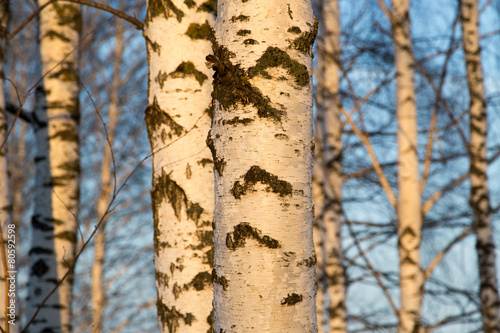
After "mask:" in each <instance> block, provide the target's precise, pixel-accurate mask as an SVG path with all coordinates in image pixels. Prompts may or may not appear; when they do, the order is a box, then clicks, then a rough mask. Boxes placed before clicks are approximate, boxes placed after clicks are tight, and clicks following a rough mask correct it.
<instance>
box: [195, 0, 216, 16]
mask: <svg viewBox="0 0 500 333" xmlns="http://www.w3.org/2000/svg"><path fill="white" fill-rule="evenodd" d="M197 11H199V12H207V13H214V15H217V0H207V1H205V2H204V3H202V4H201V5H200V6H199V7H198V9H197Z"/></svg>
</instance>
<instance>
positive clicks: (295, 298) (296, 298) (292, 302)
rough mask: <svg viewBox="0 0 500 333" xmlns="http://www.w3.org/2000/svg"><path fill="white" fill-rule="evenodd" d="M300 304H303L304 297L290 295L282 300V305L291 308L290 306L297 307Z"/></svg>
mask: <svg viewBox="0 0 500 333" xmlns="http://www.w3.org/2000/svg"><path fill="white" fill-rule="evenodd" d="M299 302H302V295H301V294H295V293H292V294H291V295H290V294H288V296H286V297H283V299H282V300H281V305H288V306H290V305H295V304H297V303H299Z"/></svg>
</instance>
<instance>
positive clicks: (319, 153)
mask: <svg viewBox="0 0 500 333" xmlns="http://www.w3.org/2000/svg"><path fill="white" fill-rule="evenodd" d="M318 97H319V96H318V94H316V105H318V104H319V103H320V101H319V99H320V98H318ZM315 129H316V137H315V139H314V142H315V145H314V161H313V176H312V195H313V203H314V221H313V240H314V250H315V252H316V281H317V282H318V288H317V292H316V318H317V321H318V333H324V326H325V324H326V323H325V320H327V316H325V305H326V304H325V301H326V299H325V294H326V292H327V290H328V285H327V282H326V279H325V257H326V253H325V247H324V246H323V243H324V241H325V226H324V223H323V222H324V219H323V209H324V203H325V193H324V186H325V184H324V178H325V177H324V171H323V170H324V168H323V145H322V144H321V140H322V138H323V135H322V133H321V126H320V124H319V121H318V122H316V126H315Z"/></svg>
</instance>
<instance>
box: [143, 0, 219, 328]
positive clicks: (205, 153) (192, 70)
mask: <svg viewBox="0 0 500 333" xmlns="http://www.w3.org/2000/svg"><path fill="white" fill-rule="evenodd" d="M213 10H214V8H213V2H212V1H207V2H204V3H202V2H201V1H197V2H195V1H180V0H172V1H162V0H150V1H149V2H148V9H147V17H146V25H145V30H144V36H145V38H146V42H147V48H148V61H149V106H148V108H147V109H146V125H147V128H148V135H149V141H150V143H151V151H152V153H153V191H152V193H151V198H152V205H153V217H154V230H155V235H154V246H155V266H156V284H157V288H158V303H157V306H158V317H159V321H160V328H161V330H162V332H183V333H184V332H193V333H194V332H196V333H199V332H212V329H213V328H212V327H213V315H212V296H213V287H212V267H213V233H212V230H211V226H212V220H213V205H214V202H213V195H214V185H213V184H214V183H213V182H214V180H213V163H214V162H213V160H212V156H211V154H210V150H209V149H208V148H207V147H206V144H205V140H206V137H207V133H208V131H209V130H210V122H211V115H212V113H213V112H212V109H211V107H210V105H211V97H210V93H211V91H212V86H211V81H212V80H211V77H210V71H209V70H208V69H207V68H206V66H205V63H204V62H205V56H206V55H207V54H209V53H210V52H211V42H210V38H211V35H212V32H211V31H212V30H211V29H210V24H212V23H213V20H214V12H213Z"/></svg>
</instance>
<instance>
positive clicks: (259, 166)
mask: <svg viewBox="0 0 500 333" xmlns="http://www.w3.org/2000/svg"><path fill="white" fill-rule="evenodd" d="M316 33H317V21H315V19H314V17H313V14H312V9H311V3H310V1H301V0H300V1H299V0H294V1H288V2H287V3H284V2H282V1H277V0H271V1H270V0H254V1H248V2H247V1H242V2H239V1H229V0H223V1H220V2H219V6H218V17H217V22H216V25H215V43H214V54H213V55H210V56H209V57H207V65H208V66H209V67H211V68H213V69H214V70H215V75H214V92H213V94H212V95H213V97H214V106H215V115H214V119H213V121H212V129H211V132H210V134H209V136H208V138H207V143H208V145H209V147H210V148H211V150H212V154H213V160H214V163H215V166H214V167H215V216H214V241H215V263H214V269H213V273H212V278H213V280H214V331H215V332H226V333H230V332H317V329H318V328H317V323H316V304H315V303H316V300H315V293H316V291H315V279H314V277H315V263H316V255H315V251H314V244H313V235H312V222H313V211H312V210H313V205H312V190H311V173H312V167H311V161H312V155H313V149H314V148H313V130H312V127H313V123H312V80H311V69H312V63H311V48H312V44H313V42H314V38H315V36H316Z"/></svg>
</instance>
